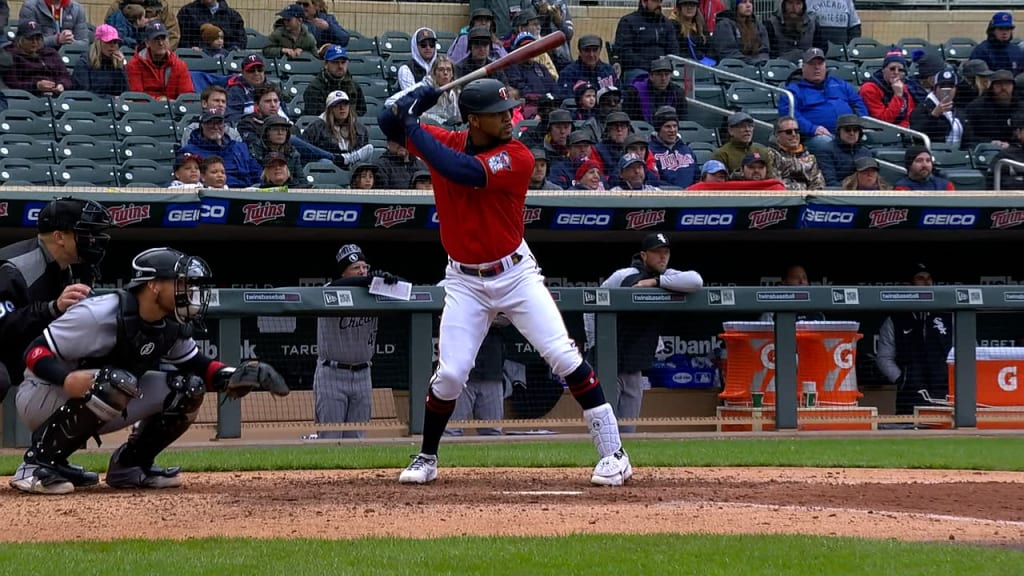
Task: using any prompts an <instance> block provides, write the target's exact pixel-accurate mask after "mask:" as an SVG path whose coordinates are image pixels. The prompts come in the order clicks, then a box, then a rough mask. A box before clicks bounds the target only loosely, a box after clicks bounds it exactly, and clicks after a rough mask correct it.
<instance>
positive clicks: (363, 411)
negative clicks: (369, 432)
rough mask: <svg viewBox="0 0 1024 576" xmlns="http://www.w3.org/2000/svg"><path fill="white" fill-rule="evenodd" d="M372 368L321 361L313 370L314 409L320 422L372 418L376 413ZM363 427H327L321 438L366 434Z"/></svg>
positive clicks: (366, 420)
mask: <svg viewBox="0 0 1024 576" xmlns="http://www.w3.org/2000/svg"><path fill="white" fill-rule="evenodd" d="M370 370H372V369H371V368H366V369H365V370H359V371H358V372H353V371H352V370H346V369H344V368H333V367H331V366H324V365H323V364H318V365H317V367H316V372H314V373H313V412H314V419H315V421H316V422H319V423H323V424H329V423H344V422H369V421H370V416H371V414H372V408H373V406H372V403H373V382H372V380H371V378H370ZM365 435H366V432H364V431H362V430H351V431H349V430H347V431H344V432H342V431H339V430H325V431H323V432H318V434H317V436H318V437H320V438H362V437H363V436H365Z"/></svg>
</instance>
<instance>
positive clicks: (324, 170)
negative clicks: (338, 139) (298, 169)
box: [302, 162, 352, 188]
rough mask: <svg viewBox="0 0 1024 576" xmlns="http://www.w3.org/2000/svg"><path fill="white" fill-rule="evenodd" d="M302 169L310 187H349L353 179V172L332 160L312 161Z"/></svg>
mask: <svg viewBox="0 0 1024 576" xmlns="http://www.w3.org/2000/svg"><path fill="white" fill-rule="evenodd" d="M302 171H303V176H304V177H305V179H306V183H307V184H308V185H309V187H310V188H347V187H348V185H349V183H350V182H351V181H352V173H351V172H349V171H348V170H344V169H342V168H339V167H338V166H335V165H334V164H332V163H330V162H310V163H309V164H306V166H305V167H304V168H303V170H302Z"/></svg>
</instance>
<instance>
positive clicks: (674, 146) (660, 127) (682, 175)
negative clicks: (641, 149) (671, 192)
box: [648, 106, 697, 188]
mask: <svg viewBox="0 0 1024 576" xmlns="http://www.w3.org/2000/svg"><path fill="white" fill-rule="evenodd" d="M651 125H652V126H654V130H655V132H654V134H651V142H650V144H648V149H649V150H650V151H651V154H653V155H654V163H655V166H657V172H658V178H660V179H661V180H663V181H664V182H665V184H667V185H669V186H676V187H678V188H686V187H687V186H689V185H690V184H693V183H694V182H696V181H697V157H696V155H695V154H694V153H693V150H691V149H690V147H689V146H687V145H686V143H685V142H683V140H682V139H681V138H680V137H679V117H678V116H677V115H676V111H675V109H674V108H672V107H671V106H662V107H661V108H658V111H657V112H655V113H654V121H653V122H651Z"/></svg>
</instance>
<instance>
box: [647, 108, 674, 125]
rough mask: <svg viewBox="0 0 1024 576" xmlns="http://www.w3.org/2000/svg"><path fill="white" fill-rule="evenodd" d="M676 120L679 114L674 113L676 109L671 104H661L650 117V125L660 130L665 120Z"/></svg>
mask: <svg viewBox="0 0 1024 576" xmlns="http://www.w3.org/2000/svg"><path fill="white" fill-rule="evenodd" d="M673 120H675V121H678V120H679V116H678V115H677V114H676V109H675V108H673V107H671V106H662V107H661V108H658V110H657V111H656V112H655V113H654V117H653V118H651V125H652V126H654V129H655V130H661V127H662V126H664V125H665V123H666V122H671V121H673Z"/></svg>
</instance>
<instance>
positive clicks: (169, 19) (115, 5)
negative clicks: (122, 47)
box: [104, 0, 181, 52]
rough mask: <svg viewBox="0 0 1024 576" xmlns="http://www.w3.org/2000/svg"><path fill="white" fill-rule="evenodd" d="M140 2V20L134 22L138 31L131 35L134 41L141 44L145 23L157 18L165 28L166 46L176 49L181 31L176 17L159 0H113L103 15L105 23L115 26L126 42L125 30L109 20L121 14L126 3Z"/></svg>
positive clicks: (144, 35) (143, 37)
mask: <svg viewBox="0 0 1024 576" xmlns="http://www.w3.org/2000/svg"><path fill="white" fill-rule="evenodd" d="M140 2H141V4H142V8H143V18H142V20H141V22H142V24H141V25H140V24H136V26H138V32H137V33H134V34H135V35H134V36H133V38H134V39H135V40H136V43H137V44H141V43H143V42H145V40H146V24H148V23H149V21H150V20H159V21H160V22H163V24H164V27H166V28H167V43H168V46H167V48H168V49H169V50H171V51H172V52H173V51H175V50H177V49H178V44H179V43H180V41H181V31H180V30H179V28H178V19H177V18H176V17H175V15H174V13H173V12H172V11H171V10H170V9H169V8H167V7H166V6H164V5H163V3H162V2H160V0H113V2H111V4H110V6H109V7H108V8H107V14H106V16H105V17H104V18H105V21H106V23H107V24H110V25H111V26H114V27H115V28H117V29H118V34H120V36H121V41H122V42H127V38H126V37H125V35H126V34H127V32H126V30H125V29H123V28H121V27H120V26H118V25H116V24H114V23H113V22H111V18H115V19H116V17H117V15H119V14H121V12H122V10H123V9H124V7H125V6H126V5H131V4H138V3H140ZM125 24H127V23H125Z"/></svg>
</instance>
